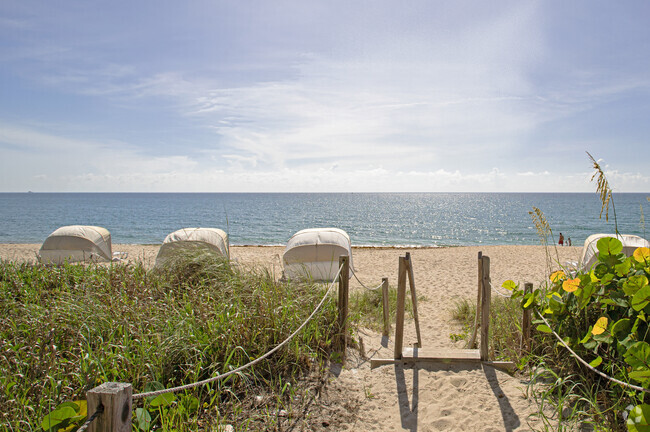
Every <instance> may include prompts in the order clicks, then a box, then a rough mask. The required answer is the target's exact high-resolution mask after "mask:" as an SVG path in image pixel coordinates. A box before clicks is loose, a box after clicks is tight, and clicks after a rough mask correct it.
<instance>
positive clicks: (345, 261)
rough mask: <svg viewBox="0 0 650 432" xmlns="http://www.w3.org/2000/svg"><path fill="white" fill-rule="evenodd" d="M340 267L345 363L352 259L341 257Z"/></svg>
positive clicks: (339, 303)
mask: <svg viewBox="0 0 650 432" xmlns="http://www.w3.org/2000/svg"><path fill="white" fill-rule="evenodd" d="M339 267H342V268H341V274H340V275H339V302H338V307H339V333H340V335H341V336H340V337H341V340H340V347H341V355H342V357H341V362H342V363H345V351H346V348H347V345H348V344H347V341H348V300H349V296H348V291H349V284H350V257H348V256H347V255H341V256H340V257H339Z"/></svg>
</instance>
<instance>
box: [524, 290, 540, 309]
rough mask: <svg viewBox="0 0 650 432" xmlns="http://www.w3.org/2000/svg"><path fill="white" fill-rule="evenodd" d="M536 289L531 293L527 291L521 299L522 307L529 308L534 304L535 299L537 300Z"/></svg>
mask: <svg viewBox="0 0 650 432" xmlns="http://www.w3.org/2000/svg"><path fill="white" fill-rule="evenodd" d="M536 294H537V291H535V292H533V293H528V294H526V295H525V296H524V298H523V299H522V300H521V307H522V308H524V309H530V308H531V307H533V306H534V305H535V300H537V295H536Z"/></svg>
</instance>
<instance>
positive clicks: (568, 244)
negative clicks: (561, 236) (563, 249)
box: [566, 237, 571, 246]
mask: <svg viewBox="0 0 650 432" xmlns="http://www.w3.org/2000/svg"><path fill="white" fill-rule="evenodd" d="M566 245H567V246H571V237H567V239H566Z"/></svg>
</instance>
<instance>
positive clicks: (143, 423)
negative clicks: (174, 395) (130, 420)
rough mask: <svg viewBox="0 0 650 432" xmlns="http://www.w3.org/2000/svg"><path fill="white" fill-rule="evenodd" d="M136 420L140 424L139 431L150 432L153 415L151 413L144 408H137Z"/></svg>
mask: <svg viewBox="0 0 650 432" xmlns="http://www.w3.org/2000/svg"><path fill="white" fill-rule="evenodd" d="M135 419H136V421H137V424H138V429H140V430H141V431H148V430H149V429H151V415H150V414H149V411H147V410H146V409H144V408H136V410H135Z"/></svg>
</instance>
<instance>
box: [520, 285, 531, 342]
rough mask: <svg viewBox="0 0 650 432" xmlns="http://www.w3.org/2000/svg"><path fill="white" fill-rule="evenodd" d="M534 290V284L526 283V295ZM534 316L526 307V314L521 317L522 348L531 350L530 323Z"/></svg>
mask: <svg viewBox="0 0 650 432" xmlns="http://www.w3.org/2000/svg"><path fill="white" fill-rule="evenodd" d="M531 292H533V284H532V283H529V282H526V283H525V284H524V295H525V294H528V293H531ZM531 318H532V311H531V310H530V309H524V314H523V316H522V319H521V350H522V351H523V350H525V351H530V324H531Z"/></svg>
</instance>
